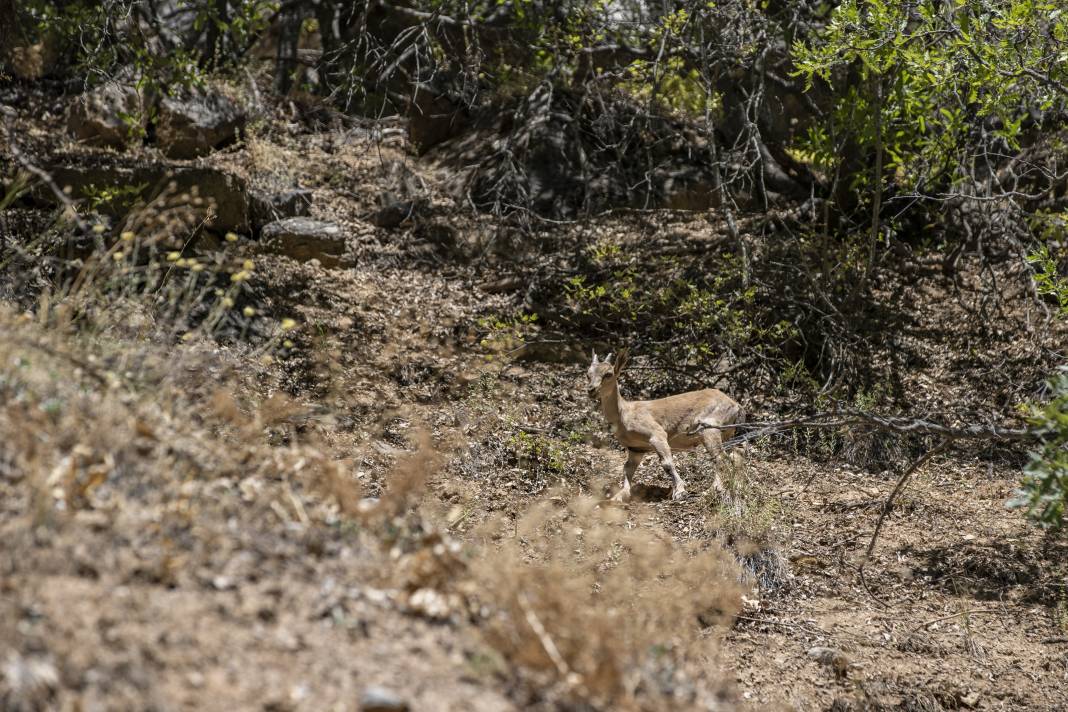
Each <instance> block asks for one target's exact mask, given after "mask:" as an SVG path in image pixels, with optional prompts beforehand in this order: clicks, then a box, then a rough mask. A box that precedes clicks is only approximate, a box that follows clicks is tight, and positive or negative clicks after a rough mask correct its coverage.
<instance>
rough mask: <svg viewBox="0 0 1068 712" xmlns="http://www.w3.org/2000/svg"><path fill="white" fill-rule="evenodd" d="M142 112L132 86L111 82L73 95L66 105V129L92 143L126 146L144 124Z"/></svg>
mask: <svg viewBox="0 0 1068 712" xmlns="http://www.w3.org/2000/svg"><path fill="white" fill-rule="evenodd" d="M141 114H142V112H141V111H140V102H139V100H138V95H137V91H136V90H134V88H133V87H130V86H126V85H124V84H119V83H117V82H108V83H107V84H105V85H104V86H102V87H99V88H97V89H94V90H93V91H89V92H86V93H84V94H82V95H81V96H79V97H77V98H75V99H74V101H73V102H72V103H71V105H70V107H69V108H68V109H67V133H69V134H70V135H71V137H72V138H74V139H76V140H78V141H81V142H83V143H87V144H89V145H92V146H110V147H112V148H123V147H124V146H126V145H127V143H128V142H129V141H130V139H131V138H133V137H137V136H138V134H139V130H140V129H143V128H144V123H143V121H144V120H143V118H141ZM131 121H133V122H136V123H134V124H132V125H131V123H129V122H131Z"/></svg>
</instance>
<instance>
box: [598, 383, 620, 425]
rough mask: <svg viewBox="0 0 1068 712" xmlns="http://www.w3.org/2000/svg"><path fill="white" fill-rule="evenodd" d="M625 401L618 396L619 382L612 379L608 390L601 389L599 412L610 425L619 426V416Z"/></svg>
mask: <svg viewBox="0 0 1068 712" xmlns="http://www.w3.org/2000/svg"><path fill="white" fill-rule="evenodd" d="M625 405H626V401H625V400H623V396H621V395H619V381H618V380H615V379H613V381H612V386H611V387H610V388H602V389H601V412H602V413H604V417H605V418H606V419H607V420H608V422H609V423H611V424H612V425H619V422H620V421H621V420H622V419H623V418H622V416H621V415H620V413H621V411H622V409H623V406H625Z"/></svg>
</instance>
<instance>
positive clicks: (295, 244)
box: [260, 217, 346, 267]
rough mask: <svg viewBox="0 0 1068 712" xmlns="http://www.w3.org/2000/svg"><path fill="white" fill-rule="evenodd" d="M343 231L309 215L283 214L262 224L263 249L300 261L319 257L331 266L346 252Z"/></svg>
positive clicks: (337, 226)
mask: <svg viewBox="0 0 1068 712" xmlns="http://www.w3.org/2000/svg"><path fill="white" fill-rule="evenodd" d="M345 237H346V235H345V231H344V230H342V229H341V227H340V226H339V225H336V224H334V223H331V222H325V221H323V220H312V219H311V218H299V217H298V218H286V219H284V220H276V221H275V222H272V223H269V224H268V225H265V226H264V228H263V232H262V233H261V235H260V240H261V242H262V243H263V247H264V249H266V250H268V251H270V252H274V253H277V254H280V255H285V256H286V257H291V258H292V259H295V260H299V261H301V262H308V261H309V260H312V259H317V260H319V261H320V262H321V263H322V264H323V265H324V266H326V267H332V266H336V265H338V264H339V263H340V262H341V257H342V255H344V254H345Z"/></svg>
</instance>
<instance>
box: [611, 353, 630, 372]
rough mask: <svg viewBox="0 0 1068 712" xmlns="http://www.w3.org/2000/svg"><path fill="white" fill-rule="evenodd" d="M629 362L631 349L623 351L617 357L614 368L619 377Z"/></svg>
mask: <svg viewBox="0 0 1068 712" xmlns="http://www.w3.org/2000/svg"><path fill="white" fill-rule="evenodd" d="M629 360H630V349H623V350H622V351H620V352H619V355H618V356H616V363H615V366H613V368H614V370H615V372H616V375H619V374H620V373H622V372H623V369H624V368H626V367H627V362H628V361H629Z"/></svg>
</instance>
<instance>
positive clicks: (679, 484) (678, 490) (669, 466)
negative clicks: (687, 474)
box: [649, 435, 686, 499]
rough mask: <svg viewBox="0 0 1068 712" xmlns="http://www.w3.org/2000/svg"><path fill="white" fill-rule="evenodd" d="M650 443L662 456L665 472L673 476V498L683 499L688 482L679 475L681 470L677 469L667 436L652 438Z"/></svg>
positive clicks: (661, 460)
mask: <svg viewBox="0 0 1068 712" xmlns="http://www.w3.org/2000/svg"><path fill="white" fill-rule="evenodd" d="M649 444H650V445H652V446H653V449H654V450H656V454H657V455H659V456H660V464H661V466H663V468H664V472H666V473H668V475H669V476H670V477H671V498H672V499H682V498H683V497H684V496H685V495H686V483H685V482H683V481H682V478H681V477H679V471H678V470H676V469H675V461H674V460H672V459H671V447H670V446H669V445H668V442H667V436H666V435H664V436H660V437H654V438H650V440H649Z"/></svg>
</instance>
